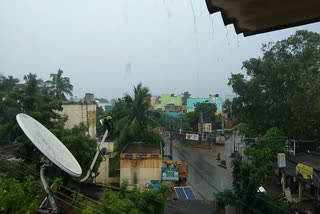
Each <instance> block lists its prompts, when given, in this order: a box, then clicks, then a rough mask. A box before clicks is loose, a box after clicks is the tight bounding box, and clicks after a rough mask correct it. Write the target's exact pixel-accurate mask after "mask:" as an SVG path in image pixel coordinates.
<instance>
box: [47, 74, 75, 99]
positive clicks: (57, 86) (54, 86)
mask: <svg viewBox="0 0 320 214" xmlns="http://www.w3.org/2000/svg"><path fill="white" fill-rule="evenodd" d="M62 74H63V71H62V70H61V69H59V70H58V73H56V74H50V77H51V78H52V80H49V81H48V83H49V84H50V85H51V91H52V94H53V95H54V96H55V98H57V99H58V100H63V101H65V100H67V98H66V95H70V96H72V89H73V86H72V85H71V84H70V78H69V77H62Z"/></svg>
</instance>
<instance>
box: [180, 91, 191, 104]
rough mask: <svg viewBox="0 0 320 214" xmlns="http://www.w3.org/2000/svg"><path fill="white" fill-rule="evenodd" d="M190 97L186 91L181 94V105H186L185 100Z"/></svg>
mask: <svg viewBox="0 0 320 214" xmlns="http://www.w3.org/2000/svg"><path fill="white" fill-rule="evenodd" d="M190 97H191V94H190V93H189V92H188V91H185V92H183V94H182V105H187V100H188V98H190Z"/></svg>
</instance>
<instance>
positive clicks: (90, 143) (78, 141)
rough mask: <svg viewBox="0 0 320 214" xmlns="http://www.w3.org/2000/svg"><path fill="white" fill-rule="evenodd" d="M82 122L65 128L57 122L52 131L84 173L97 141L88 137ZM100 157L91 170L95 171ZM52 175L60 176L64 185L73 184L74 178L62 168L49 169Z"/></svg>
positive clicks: (89, 163) (94, 151) (91, 158)
mask: <svg viewBox="0 0 320 214" xmlns="http://www.w3.org/2000/svg"><path fill="white" fill-rule="evenodd" d="M87 130H88V129H87V127H86V126H85V125H84V124H82V123H81V124H80V125H76V126H74V127H73V128H72V129H65V128H64V123H62V122H61V123H57V124H56V125H55V126H54V128H53V129H51V131H52V133H53V134H54V135H55V136H57V138H58V139H59V140H60V141H61V142H62V143H63V144H64V145H65V146H66V147H67V148H68V150H69V151H70V152H71V153H72V154H73V156H74V157H75V158H76V160H77V161H78V162H79V164H80V166H81V168H82V172H83V175H86V173H87V171H88V170H89V168H90V165H91V162H92V160H93V157H94V155H95V153H96V151H97V141H96V140H95V139H92V138H90V137H89V136H88V135H87V134H86V132H87ZM101 160H102V157H101V156H99V157H98V159H97V161H96V164H95V166H94V168H93V170H92V172H97V171H98V167H99V165H100V162H101ZM51 174H52V177H61V178H62V179H63V183H64V184H65V185H73V184H74V180H73V179H72V178H71V177H70V176H69V175H67V174H66V173H64V172H63V171H62V170H59V169H53V170H51Z"/></svg>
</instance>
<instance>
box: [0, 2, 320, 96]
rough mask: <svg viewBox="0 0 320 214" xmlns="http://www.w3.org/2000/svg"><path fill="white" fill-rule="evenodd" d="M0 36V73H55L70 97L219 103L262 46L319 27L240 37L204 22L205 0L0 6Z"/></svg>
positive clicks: (215, 22)
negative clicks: (137, 89)
mask: <svg viewBox="0 0 320 214" xmlns="http://www.w3.org/2000/svg"><path fill="white" fill-rule="evenodd" d="M190 2H192V5H191V3H190ZM192 8H193V10H192ZM0 29H1V33H0V73H1V74H4V75H13V76H15V77H18V78H20V79H22V77H23V75H25V74H27V73H29V72H31V73H36V74H37V75H38V77H40V78H42V79H44V80H47V79H49V74H50V73H56V72H57V71H58V69H59V68H61V69H62V70H63V71H64V75H65V76H68V77H70V79H71V83H72V84H73V86H74V91H73V92H74V95H75V96H78V97H83V96H84V93H85V92H91V93H94V94H95V97H104V98H108V99H111V98H116V97H122V96H123V95H124V94H125V93H127V92H129V93H131V91H132V88H133V86H134V85H136V84H138V83H139V82H142V83H143V85H144V86H147V87H149V88H150V90H151V92H152V94H156V95H160V94H162V93H181V92H183V91H189V92H190V93H191V94H192V96H194V97H207V96H208V95H209V94H210V93H219V94H221V95H222V96H223V97H224V96H225V95H226V94H230V93H232V90H231V88H230V87H228V86H227V82H228V78H229V77H230V74H231V72H232V73H238V72H241V65H242V61H244V60H247V59H249V58H251V57H257V56H259V55H261V51H260V48H261V44H262V43H267V42H270V41H276V40H279V39H283V38H286V37H288V36H290V35H292V34H293V33H294V32H295V31H296V30H297V29H307V30H310V31H316V32H319V33H320V24H319V23H316V24H311V25H305V26H301V27H298V28H290V29H287V30H281V31H276V32H271V33H266V34H261V35H256V36H251V37H243V36H242V35H237V34H236V33H235V31H234V27H233V25H229V26H227V27H225V26H224V25H223V22H222V18H221V15H220V13H217V14H215V15H210V16H209V13H208V10H207V7H206V4H205V0H191V1H189V0H184V1H183V0H101V1H97V0H90V1H89V0H87V1H82V0H74V1H71V0H68V1H65V0H55V1H43V0H39V1H30V0H3V1H1V7H0Z"/></svg>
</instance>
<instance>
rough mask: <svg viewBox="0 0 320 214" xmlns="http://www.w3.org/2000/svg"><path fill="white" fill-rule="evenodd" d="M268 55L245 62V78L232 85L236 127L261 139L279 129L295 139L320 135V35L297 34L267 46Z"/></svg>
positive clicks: (233, 78) (232, 80) (234, 76)
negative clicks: (244, 126)
mask: <svg viewBox="0 0 320 214" xmlns="http://www.w3.org/2000/svg"><path fill="white" fill-rule="evenodd" d="M262 53H263V56H262V57H259V58H251V59H250V60H247V61H245V62H243V67H242V68H243V69H245V70H246V73H247V76H248V77H249V78H245V76H244V75H243V74H232V76H231V78H230V79H229V85H230V86H232V88H233V91H234V92H235V93H236V94H237V97H236V98H235V99H234V100H233V102H232V110H233V116H234V119H235V121H236V123H245V124H246V125H247V127H248V128H249V129H250V130H252V131H253V133H254V134H255V135H258V134H262V135H263V134H264V133H265V132H266V130H267V129H269V128H271V127H279V128H280V129H281V130H283V131H284V132H285V135H286V136H288V137H291V138H302V139H314V138H318V137H319V130H318V128H317V127H319V125H320V97H319V93H320V85H319V81H320V72H319V71H320V62H319V58H320V34H318V33H314V32H308V31H297V32H296V33H295V34H294V35H292V36H290V37H289V38H287V39H284V40H281V41H278V42H276V43H269V44H264V45H263V46H262Z"/></svg>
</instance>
